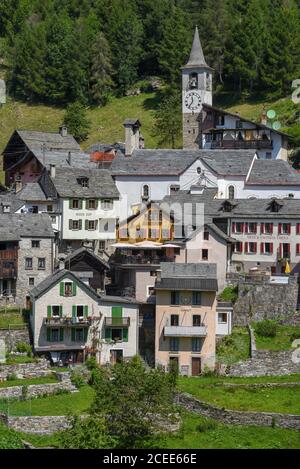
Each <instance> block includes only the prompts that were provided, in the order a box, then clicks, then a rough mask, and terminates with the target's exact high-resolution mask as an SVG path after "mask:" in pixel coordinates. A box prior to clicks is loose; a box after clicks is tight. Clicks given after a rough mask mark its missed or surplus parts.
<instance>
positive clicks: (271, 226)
mask: <svg viewBox="0 0 300 469" xmlns="http://www.w3.org/2000/svg"><path fill="white" fill-rule="evenodd" d="M270 228H271V229H270V231H271V234H273V223H271V224H270Z"/></svg>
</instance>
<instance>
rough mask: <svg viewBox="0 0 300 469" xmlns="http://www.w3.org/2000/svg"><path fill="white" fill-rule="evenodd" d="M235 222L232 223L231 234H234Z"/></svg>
mask: <svg viewBox="0 0 300 469" xmlns="http://www.w3.org/2000/svg"><path fill="white" fill-rule="evenodd" d="M235 229H236V228H235V221H233V222H232V233H235Z"/></svg>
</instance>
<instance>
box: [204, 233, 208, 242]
mask: <svg viewBox="0 0 300 469" xmlns="http://www.w3.org/2000/svg"><path fill="white" fill-rule="evenodd" d="M203 239H204V241H208V240H209V232H208V231H204V232H203Z"/></svg>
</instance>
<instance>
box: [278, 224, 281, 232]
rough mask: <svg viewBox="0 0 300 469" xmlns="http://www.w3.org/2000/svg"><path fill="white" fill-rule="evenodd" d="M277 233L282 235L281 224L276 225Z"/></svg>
mask: <svg viewBox="0 0 300 469" xmlns="http://www.w3.org/2000/svg"><path fill="white" fill-rule="evenodd" d="M278 233H279V234H281V233H282V223H279V224H278Z"/></svg>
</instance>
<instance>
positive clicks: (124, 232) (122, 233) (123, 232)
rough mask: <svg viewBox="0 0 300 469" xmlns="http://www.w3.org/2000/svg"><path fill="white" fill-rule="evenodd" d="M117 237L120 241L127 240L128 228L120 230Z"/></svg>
mask: <svg viewBox="0 0 300 469" xmlns="http://www.w3.org/2000/svg"><path fill="white" fill-rule="evenodd" d="M119 237H120V238H121V239H127V238H128V228H127V227H126V228H120V229H119Z"/></svg>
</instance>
